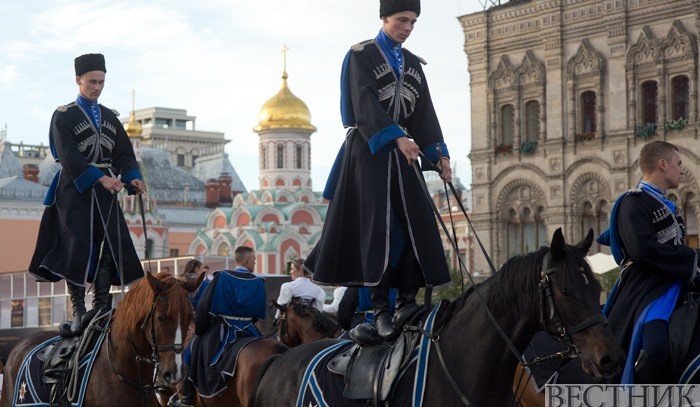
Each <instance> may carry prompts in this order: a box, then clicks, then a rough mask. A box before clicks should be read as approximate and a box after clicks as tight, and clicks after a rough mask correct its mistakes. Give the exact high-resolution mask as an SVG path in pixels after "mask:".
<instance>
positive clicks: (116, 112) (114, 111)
mask: <svg viewBox="0 0 700 407" xmlns="http://www.w3.org/2000/svg"><path fill="white" fill-rule="evenodd" d="M109 110H111V111H112V113H114V115H115V116H117V117H119V111H117V109H109Z"/></svg>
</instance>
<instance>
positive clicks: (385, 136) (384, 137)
mask: <svg viewBox="0 0 700 407" xmlns="http://www.w3.org/2000/svg"><path fill="white" fill-rule="evenodd" d="M400 137H406V132H404V131H403V130H402V129H401V127H400V126H399V125H398V124H390V125H388V126H386V127H384V128H383V129H381V130H379V131H378V132H376V133H374V135H372V137H370V138H369V141H368V143H369V151H371V152H372V154H377V153H382V152H384V151H387V150H390V149H391V148H394V147H395V146H396V145H395V143H394V140H396V139H397V138H400Z"/></svg>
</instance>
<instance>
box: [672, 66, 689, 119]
mask: <svg viewBox="0 0 700 407" xmlns="http://www.w3.org/2000/svg"><path fill="white" fill-rule="evenodd" d="M671 92H672V94H671V98H672V99H671V100H672V101H673V105H672V106H671V118H672V119H673V120H680V119H687V118H688V77H687V76H683V75H681V76H676V77H675V78H673V80H671Z"/></svg>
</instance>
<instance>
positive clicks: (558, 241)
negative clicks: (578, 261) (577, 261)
mask: <svg viewBox="0 0 700 407" xmlns="http://www.w3.org/2000/svg"><path fill="white" fill-rule="evenodd" d="M564 246H565V242H564V234H563V233H562V231H561V228H558V229H557V230H555V231H554V235H552V245H551V246H550V248H551V253H552V259H553V260H560V259H562V258H564Z"/></svg>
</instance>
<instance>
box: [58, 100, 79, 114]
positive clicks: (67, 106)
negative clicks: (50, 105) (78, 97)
mask: <svg viewBox="0 0 700 407" xmlns="http://www.w3.org/2000/svg"><path fill="white" fill-rule="evenodd" d="M73 106H75V102H70V103H68V104H67V105H61V106H59V107H57V108H56V111H58V112H61V113H65V112H67V111H68V108H71V107H73Z"/></svg>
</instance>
